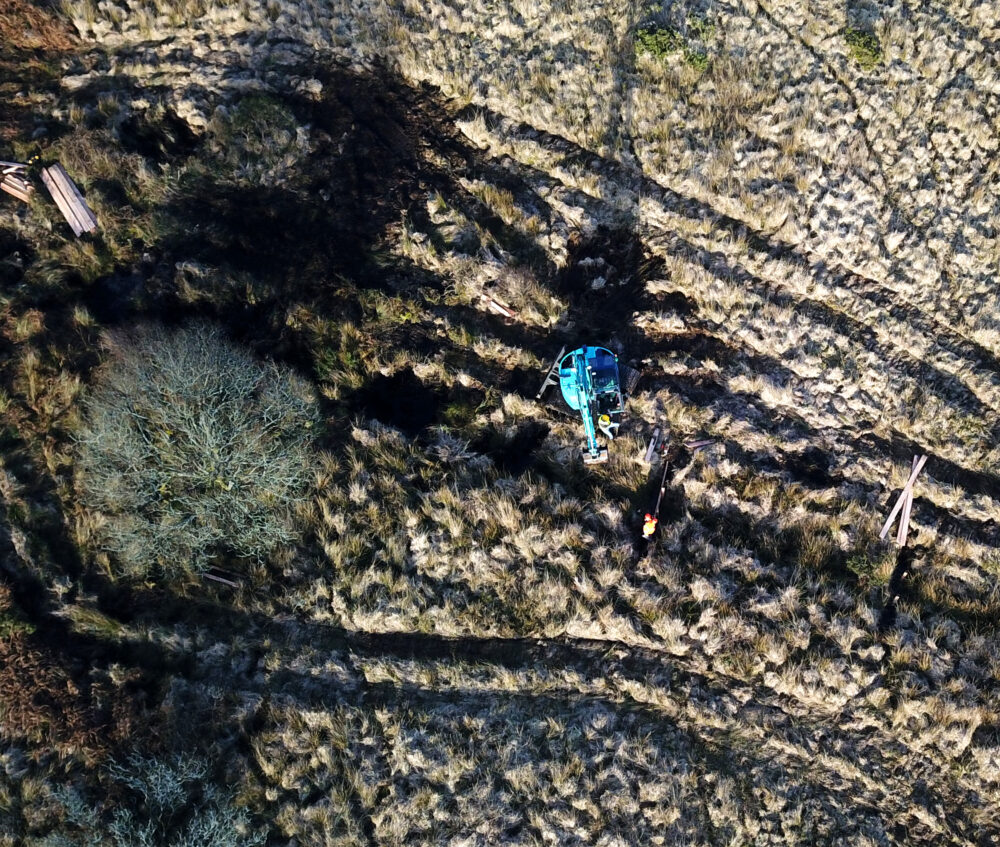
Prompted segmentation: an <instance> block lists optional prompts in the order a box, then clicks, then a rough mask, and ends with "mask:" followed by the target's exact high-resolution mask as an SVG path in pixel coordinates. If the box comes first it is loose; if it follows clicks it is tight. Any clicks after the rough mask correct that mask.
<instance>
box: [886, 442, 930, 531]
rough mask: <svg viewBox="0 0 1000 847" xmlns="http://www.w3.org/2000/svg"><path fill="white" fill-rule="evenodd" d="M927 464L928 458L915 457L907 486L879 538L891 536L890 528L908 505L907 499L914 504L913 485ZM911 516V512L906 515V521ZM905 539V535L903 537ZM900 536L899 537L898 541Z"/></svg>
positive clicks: (890, 513) (900, 494) (904, 487)
mask: <svg viewBox="0 0 1000 847" xmlns="http://www.w3.org/2000/svg"><path fill="white" fill-rule="evenodd" d="M926 462H927V456H919V457H918V456H914V457H913V465H912V470H911V471H910V478H909V479H907V480H906V485H904V486H903V490H902V491H901V492H900V493H899V497H898V498H897V499H896V505H895V506H893V507H892V511H891V512H889V517H888V518H886V519H885V523H884V524H883V525H882V531H881V532H880V533H879V534H878V537H879V538H881V539H884V538H885V537H886V535H888V534H889V527H890V526H892V522H893V521H894V520H895V519H896V515H898V514H899V513H900V511H901V510H902V509H903V506H904V505H905V504H906V501H907V498H909V499H910V502H911V503H912V502H913V483H914V482H916V480H917V475H918V474H919V473H920V471H921V470H922V469H923V467H924V464H925V463H926ZM909 519H910V514H909V510H907V513H906V520H907V521H909ZM902 537H903V538H904V539H905V534H904V535H903V536H902ZM898 539H899V536H897V540H898Z"/></svg>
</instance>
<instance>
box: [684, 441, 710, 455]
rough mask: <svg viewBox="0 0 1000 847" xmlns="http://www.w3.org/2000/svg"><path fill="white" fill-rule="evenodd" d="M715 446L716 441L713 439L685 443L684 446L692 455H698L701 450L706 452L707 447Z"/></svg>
mask: <svg viewBox="0 0 1000 847" xmlns="http://www.w3.org/2000/svg"><path fill="white" fill-rule="evenodd" d="M713 444H715V440H714V439H712V438H702V439H700V440H698V441H685V442H684V446H685V447H687V448H688V450H690V451H691V452H692V453H697V452H698V451H699V450H704V449H705V448H706V447H711V446H712V445H713Z"/></svg>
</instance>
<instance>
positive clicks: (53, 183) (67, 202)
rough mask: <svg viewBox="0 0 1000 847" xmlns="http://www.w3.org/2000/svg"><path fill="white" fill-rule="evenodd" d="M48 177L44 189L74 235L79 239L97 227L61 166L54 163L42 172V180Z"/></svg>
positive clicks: (89, 211)
mask: <svg viewBox="0 0 1000 847" xmlns="http://www.w3.org/2000/svg"><path fill="white" fill-rule="evenodd" d="M46 175H48V178H49V181H48V182H46V187H47V188H48V189H49V193H50V194H51V195H52V199H53V200H55V202H56V205H57V206H59V210H60V211H61V212H62V213H63V217H65V218H66V221H67V222H68V223H69V225H70V227H72V229H73V232H74V234H75V235H76V236H77V237H79V236H80V235H82V234H83V233H85V232H90V231H91V230H93V229H95V228H96V227H97V218H96V217H95V216H94V213H93V212H92V211H91V210H90V208H89V207H88V206H87V204H86V203H85V202H84V201H83V197H82V196H81V195H80V191H79V189H77V187H76V185H75V184H74V183H73V180H71V179H70V178H69V175H68V174H67V173H66V170H65V169H64V168H63V166H62V165H60V164H59V163H56V164H55V165H52V166H51V167H49V168H44V169H43V170H42V179H43V180H44V179H45V177H46Z"/></svg>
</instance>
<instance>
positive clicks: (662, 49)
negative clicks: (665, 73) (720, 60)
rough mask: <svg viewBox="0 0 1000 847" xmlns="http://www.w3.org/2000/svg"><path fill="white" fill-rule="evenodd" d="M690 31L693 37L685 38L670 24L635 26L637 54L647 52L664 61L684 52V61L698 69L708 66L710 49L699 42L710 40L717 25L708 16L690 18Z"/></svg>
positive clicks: (646, 53)
mask: <svg viewBox="0 0 1000 847" xmlns="http://www.w3.org/2000/svg"><path fill="white" fill-rule="evenodd" d="M688 31H689V32H690V34H691V36H692V38H693V39H694V40H692V39H689V38H685V37H684V36H683V35H681V34H680V33H679V32H677V30H675V29H674V28H673V27H670V26H664V25H660V24H652V23H651V24H646V25H645V26H642V27H640V28H639V29H638V30H636V33H635V52H636V56H641V55H647V56H652V57H653V58H654V59H658V60H660V61H665V60H666V59H667V58H668V57H670V56H672V55H673V54H674V53H678V52H680V53H683V56H684V62H685V64H687V65H689V66H690V67H692V68H694V69H695V70H698V71H704V70H707V69H708V66H709V64H710V59H709V56H708V51H707V50H706V49H705V47H704V46H703V44H701V43H699V42H704V41H707V40H708V39H709V38H711V37H712V35H713V34H714V33H715V25H714V24H713V23H712V22H711V21H708V20H706V19H702V18H691V19H690V20H689V21H688Z"/></svg>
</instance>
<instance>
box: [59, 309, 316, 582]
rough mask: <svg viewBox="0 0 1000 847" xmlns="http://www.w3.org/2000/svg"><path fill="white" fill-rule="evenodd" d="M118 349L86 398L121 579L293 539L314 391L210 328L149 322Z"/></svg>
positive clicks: (94, 469) (87, 482) (187, 567)
mask: <svg viewBox="0 0 1000 847" xmlns="http://www.w3.org/2000/svg"><path fill="white" fill-rule="evenodd" d="M110 346H111V357H110V360H109V362H108V363H107V364H106V365H105V367H104V369H103V370H102V371H101V372H100V373H99V375H98V379H97V383H96V387H95V388H94V390H93V391H92V393H91V394H90V396H89V397H88V398H87V400H86V403H85V406H86V423H85V424H84V426H83V428H82V429H81V431H80V433H79V435H78V441H79V464H78V472H79V485H80V491H81V494H82V497H83V501H84V503H85V504H86V505H87V506H88V507H89V508H90V509H92V510H93V511H94V512H95V513H96V514H97V515H99V516H100V517H99V518H98V519H97V521H98V526H99V529H98V531H97V534H98V538H99V539H100V540H99V545H100V547H101V548H102V549H103V550H105V551H107V552H108V553H110V554H111V555H112V556H113V558H114V563H115V571H116V572H117V573H119V574H122V575H124V576H128V577H151V576H156V575H163V576H167V577H176V576H181V575H183V574H192V573H197V572H198V571H200V570H202V569H203V568H205V567H206V566H207V565H208V563H209V562H210V561H211V560H212V559H213V558H214V557H217V556H220V555H225V554H231V555H235V556H237V557H240V558H248V559H253V560H260V559H262V558H263V557H264V556H265V555H266V554H267V553H268V552H270V551H271V550H273V549H274V548H275V547H277V546H278V545H281V544H285V543H288V542H290V541H291V540H292V539H293V538H294V537H295V534H294V531H293V529H292V526H291V523H290V518H289V512H290V510H291V508H292V507H293V505H294V503H295V502H296V501H297V500H298V498H299V497H300V496H301V494H302V493H303V491H304V490H305V489H306V488H307V486H308V481H309V479H310V474H311V472H310V467H311V463H312V460H311V454H310V447H309V445H310V443H311V441H312V438H313V433H314V426H315V425H316V423H317V413H316V406H315V401H314V398H313V395H312V392H311V390H310V389H309V388H308V387H307V385H306V383H305V382H304V381H303V380H302V379H300V378H299V377H297V376H296V375H295V374H294V373H292V372H291V371H289V370H288V369H287V368H282V367H280V366H278V365H276V364H273V363H270V364H265V363H261V362H258V361H256V360H254V359H253V358H252V357H251V356H250V355H249V354H248V353H247V352H245V351H243V350H241V349H239V348H238V347H236V346H234V345H233V344H231V343H229V342H227V341H225V340H224V339H222V338H220V337H219V335H218V334H217V332H216V331H215V330H214V329H213V328H212V327H211V326H209V325H208V324H197V325H194V326H192V327H189V328H187V329H182V330H179V331H175V332H170V331H167V330H165V329H162V328H158V327H152V326H148V327H145V328H143V329H141V330H139V331H137V332H135V333H134V334H133V335H131V336H126V337H118V338H113V339H111V341H110Z"/></svg>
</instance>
